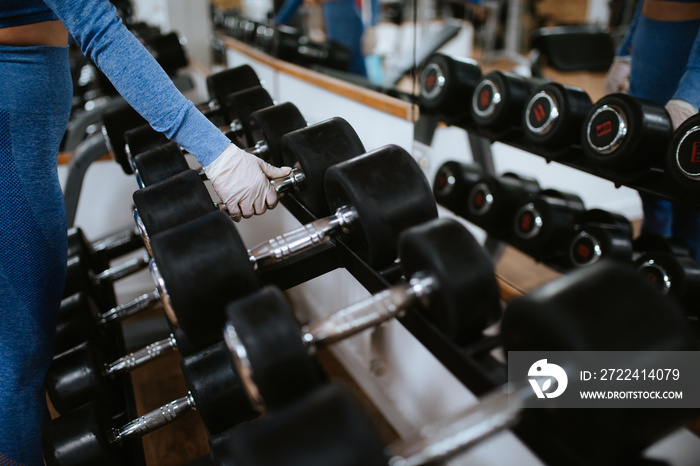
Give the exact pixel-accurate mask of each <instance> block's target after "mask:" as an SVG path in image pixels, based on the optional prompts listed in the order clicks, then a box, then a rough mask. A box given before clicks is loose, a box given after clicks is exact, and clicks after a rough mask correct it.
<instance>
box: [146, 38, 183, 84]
mask: <svg viewBox="0 0 700 466" xmlns="http://www.w3.org/2000/svg"><path fill="white" fill-rule="evenodd" d="M146 48H147V49H148V51H149V52H151V55H153V58H155V59H156V61H157V62H158V64H160V66H162V67H163V69H164V70H165V72H166V73H168V74H171V75H172V74H173V73H175V72H176V71H177V70H179V69H180V68H184V67H186V66H188V65H189V62H190V61H189V59H188V58H187V53H186V52H185V48H184V47H183V46H182V42H180V37H179V36H178V35H177V33H176V32H169V33H168V34H161V35H158V36H154V37H151V38H149V39H148V41H147V43H146Z"/></svg>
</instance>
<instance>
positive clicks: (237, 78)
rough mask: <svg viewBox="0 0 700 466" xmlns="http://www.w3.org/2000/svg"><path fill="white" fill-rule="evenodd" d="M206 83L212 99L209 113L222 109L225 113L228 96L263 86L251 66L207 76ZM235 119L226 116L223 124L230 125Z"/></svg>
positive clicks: (233, 116) (231, 116) (242, 66)
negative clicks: (225, 101)
mask: <svg viewBox="0 0 700 466" xmlns="http://www.w3.org/2000/svg"><path fill="white" fill-rule="evenodd" d="M206 83H207V91H208V93H209V99H210V101H209V103H208V104H207V106H208V107H209V112H212V111H215V110H217V109H221V111H222V112H224V113H225V111H226V110H225V108H224V107H223V106H222V104H223V102H224V100H225V97H226V96H227V95H230V94H233V93H234V92H238V91H242V90H245V89H248V88H251V87H255V86H260V85H261V83H260V78H258V75H257V74H256V73H255V71H254V70H253V68H251V67H250V65H241V66H236V67H234V68H229V69H226V70H223V71H219V72H218V73H214V74H211V75H209V76H207V80H206ZM234 118H235V115H224V118H222V123H223V124H228V123H230V122H231V121H233V120H234Z"/></svg>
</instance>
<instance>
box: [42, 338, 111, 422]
mask: <svg viewBox="0 0 700 466" xmlns="http://www.w3.org/2000/svg"><path fill="white" fill-rule="evenodd" d="M106 366H107V361H106V360H105V359H104V354H103V353H102V351H100V350H99V349H98V346H97V345H96V344H95V343H93V342H91V341H85V342H83V343H81V344H79V345H78V346H76V347H75V348H72V349H71V350H69V351H66V352H64V353H62V354H60V355H59V356H57V357H56V358H54V360H53V361H52V362H51V365H50V366H49V370H48V371H47V374H46V381H45V385H46V391H47V394H48V396H49V399H50V400H51V403H52V405H53V407H54V408H55V409H56V411H57V412H58V413H59V414H66V413H68V412H70V411H72V410H74V409H75V408H77V407H79V406H82V405H83V404H85V403H86V402H88V401H90V400H94V399H99V400H100V401H101V402H102V403H103V404H104V405H105V406H107V408H108V409H109V410H110V411H112V412H114V411H117V409H118V408H120V407H123V406H121V404H122V403H123V400H122V397H121V396H120V394H119V389H118V386H117V384H115V383H114V381H113V380H107V378H106V377H105V376H106V375H107V374H105V370H104V369H105V367H106Z"/></svg>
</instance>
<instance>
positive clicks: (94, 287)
mask: <svg viewBox="0 0 700 466" xmlns="http://www.w3.org/2000/svg"><path fill="white" fill-rule="evenodd" d="M149 262H150V257H149V256H148V255H147V254H145V255H144V256H142V257H135V258H133V259H129V260H126V261H124V262H122V263H121V264H119V265H117V266H114V267H111V268H109V269H105V270H102V271H96V270H93V269H92V268H91V267H90V264H89V262H88V261H85V260H84V259H83V258H82V257H81V256H73V257H70V258H68V262H67V268H66V281H65V285H64V288H63V297H64V298H65V297H68V296H71V295H73V294H75V293H78V292H79V291H86V292H88V293H89V294H90V295H91V296H92V297H93V298H95V300H96V301H97V302H98V303H99V304H100V306H105V305H106V306H109V307H112V305H111V301H112V300H111V299H109V298H107V299H106V300H105V299H103V298H104V297H105V296H107V297H108V296H111V295H113V293H114V291H113V287H112V285H113V284H114V282H116V281H117V280H120V279H122V278H125V277H128V276H130V275H132V274H134V273H136V272H139V271H141V270H143V269H145V268H147V267H148V264H149Z"/></svg>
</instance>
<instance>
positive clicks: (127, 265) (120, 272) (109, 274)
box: [95, 255, 151, 285]
mask: <svg viewBox="0 0 700 466" xmlns="http://www.w3.org/2000/svg"><path fill="white" fill-rule="evenodd" d="M150 260H151V258H150V257H149V256H148V255H144V256H143V257H136V258H134V259H131V260H128V261H126V262H124V263H123V264H120V265H118V266H117V267H112V268H109V269H107V270H105V271H103V272H100V273H98V274H97V275H95V282H96V283H97V284H98V285H99V284H101V283H111V282H113V281H116V280H119V279H120V278H124V277H127V276H129V275H131V274H132V273H134V272H138V271H139V270H142V269H145V268H146V267H148V263H149V262H150Z"/></svg>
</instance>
